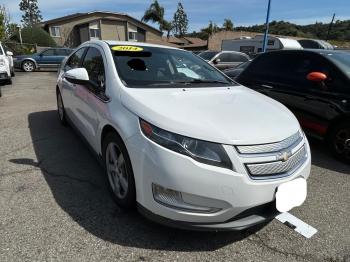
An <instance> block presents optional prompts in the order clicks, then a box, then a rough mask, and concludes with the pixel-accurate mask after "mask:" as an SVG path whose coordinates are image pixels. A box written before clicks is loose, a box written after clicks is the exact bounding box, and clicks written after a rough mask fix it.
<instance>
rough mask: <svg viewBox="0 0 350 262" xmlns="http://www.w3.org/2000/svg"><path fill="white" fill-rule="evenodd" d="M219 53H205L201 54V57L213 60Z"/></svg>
mask: <svg viewBox="0 0 350 262" xmlns="http://www.w3.org/2000/svg"><path fill="white" fill-rule="evenodd" d="M218 53H219V52H215V51H205V52H203V53H200V54H199V56H200V57H201V58H203V59H204V60H207V61H209V60H211V59H212V58H213V57H214V56H216V55H217V54H218Z"/></svg>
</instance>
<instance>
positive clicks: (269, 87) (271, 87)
mask: <svg viewBox="0 0 350 262" xmlns="http://www.w3.org/2000/svg"><path fill="white" fill-rule="evenodd" d="M261 86H262V87H265V88H268V89H273V86H270V85H261Z"/></svg>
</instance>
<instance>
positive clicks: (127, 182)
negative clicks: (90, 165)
mask: <svg viewBox="0 0 350 262" xmlns="http://www.w3.org/2000/svg"><path fill="white" fill-rule="evenodd" d="M102 150H103V161H104V165H105V171H106V175H107V179H108V184H109V188H110V190H111V193H112V196H113V199H114V200H115V202H116V203H117V204H118V205H119V206H120V207H122V208H124V209H127V210H131V209H134V208H135V206H136V189H135V179H134V173H133V171H132V166H131V161H130V157H129V154H128V151H127V149H126V147H125V145H124V143H123V141H122V139H121V138H120V137H119V135H118V134H117V133H114V132H113V133H108V134H107V135H106V137H105V138H104V140H103V147H102ZM112 150H113V151H114V156H113V153H112ZM118 162H119V163H118ZM123 181H124V182H123Z"/></svg>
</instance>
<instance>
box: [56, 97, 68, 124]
mask: <svg viewBox="0 0 350 262" xmlns="http://www.w3.org/2000/svg"><path fill="white" fill-rule="evenodd" d="M56 98H57V112H58V117H59V119H60V122H61V124H62V125H63V126H66V125H67V119H66V111H65V109H64V104H63V100H62V96H61V92H60V91H59V90H57V94H56Z"/></svg>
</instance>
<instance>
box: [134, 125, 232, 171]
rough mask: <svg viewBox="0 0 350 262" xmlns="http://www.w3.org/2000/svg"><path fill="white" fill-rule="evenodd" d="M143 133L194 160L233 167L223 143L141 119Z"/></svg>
mask: <svg viewBox="0 0 350 262" xmlns="http://www.w3.org/2000/svg"><path fill="white" fill-rule="evenodd" d="M140 127H141V130H142V133H143V134H144V135H145V136H146V137H147V138H149V139H150V140H152V141H153V142H155V143H157V144H159V145H161V146H163V147H165V148H168V149H170V150H172V151H175V152H177V153H180V154H183V155H186V156H189V157H191V158H193V159H194V160H196V161H198V162H201V163H204V164H208V165H213V166H218V167H223V168H228V169H231V170H232V169H233V167H232V163H231V161H230V158H229V157H228V155H227V153H226V151H225V149H224V148H223V146H222V145H221V144H217V143H212V142H207V141H203V140H197V139H193V138H189V137H185V136H181V135H178V134H175V133H172V132H169V131H165V130H163V129H160V128H158V127H156V126H154V125H151V124H150V123H148V122H146V121H144V120H142V119H140Z"/></svg>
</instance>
